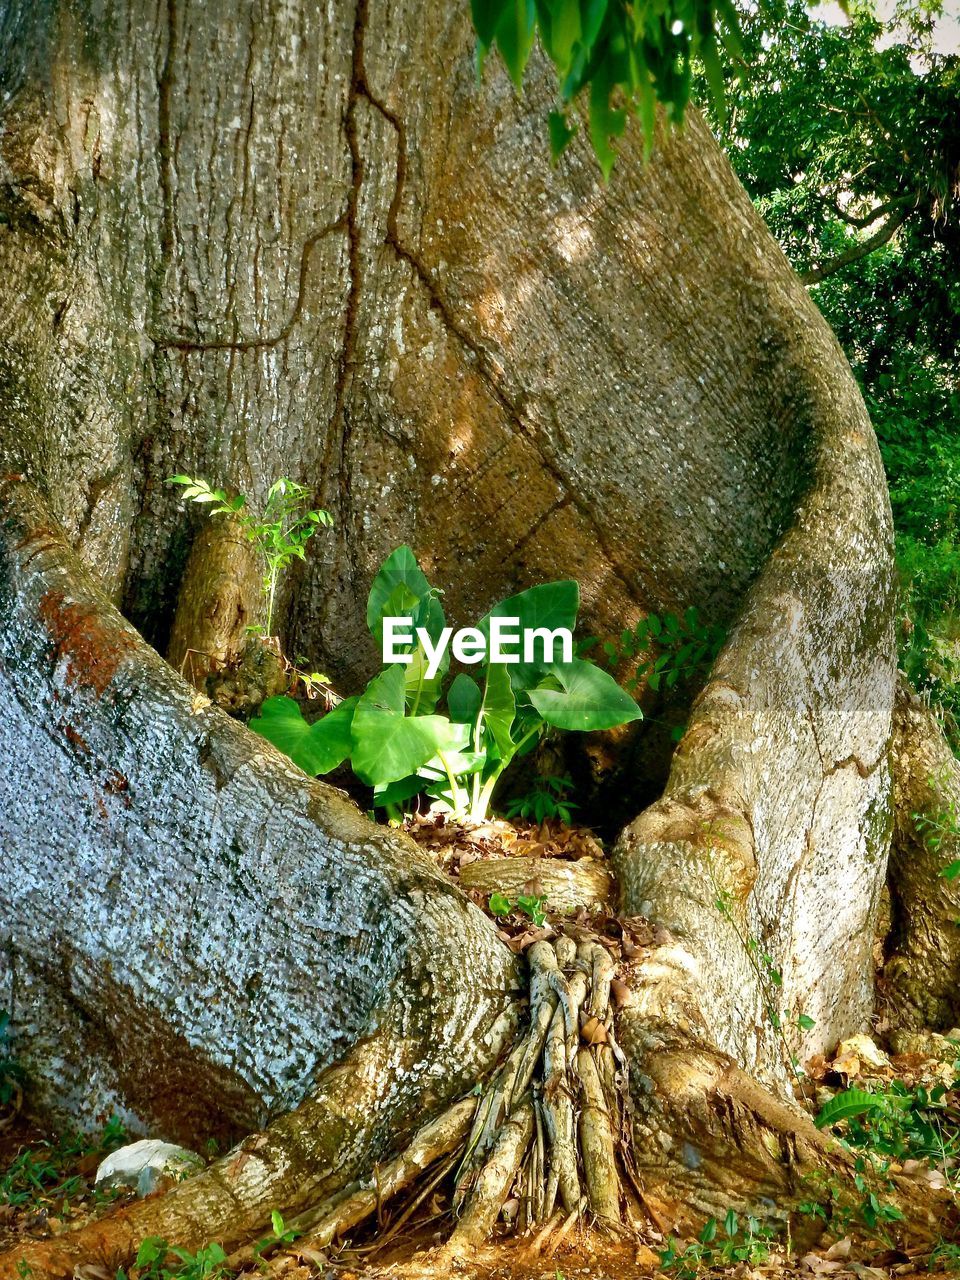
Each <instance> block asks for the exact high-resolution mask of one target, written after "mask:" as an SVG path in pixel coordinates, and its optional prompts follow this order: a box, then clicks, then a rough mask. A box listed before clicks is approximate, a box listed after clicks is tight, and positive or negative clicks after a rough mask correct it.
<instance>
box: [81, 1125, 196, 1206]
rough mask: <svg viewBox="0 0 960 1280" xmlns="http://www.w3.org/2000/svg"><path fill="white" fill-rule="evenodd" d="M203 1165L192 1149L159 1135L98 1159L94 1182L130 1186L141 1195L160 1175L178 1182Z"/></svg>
mask: <svg viewBox="0 0 960 1280" xmlns="http://www.w3.org/2000/svg"><path fill="white" fill-rule="evenodd" d="M202 1168H203V1159H202V1158H201V1157H200V1156H198V1155H197V1154H196V1153H195V1152H193V1151H187V1150H186V1148H184V1147H177V1146H174V1145H173V1143H171V1142H161V1141H160V1140H159V1139H158V1138H142V1139H141V1140H140V1141H139V1142H131V1143H129V1144H128V1145H127V1146H125V1147H120V1148H119V1149H118V1150H117V1151H112V1152H111V1153H110V1155H108V1156H107V1157H106V1159H104V1160H101V1162H100V1167H99V1168H98V1169H97V1176H96V1178H95V1179H94V1185H95V1186H98V1187H132V1188H133V1189H134V1190H135V1191H136V1193H137V1195H138V1196H140V1197H141V1198H142V1197H143V1196H148V1195H150V1193H151V1192H152V1191H155V1190H156V1188H157V1185H158V1183H159V1181H160V1179H161V1178H162V1177H167V1178H172V1179H174V1181H179V1180H180V1179H181V1178H186V1177H189V1176H190V1174H191V1173H196V1172H197V1171H198V1170H200V1169H202Z"/></svg>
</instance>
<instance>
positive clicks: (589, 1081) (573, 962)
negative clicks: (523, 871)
mask: <svg viewBox="0 0 960 1280" xmlns="http://www.w3.org/2000/svg"><path fill="white" fill-rule="evenodd" d="M527 959H528V978H529V991H530V1020H529V1025H528V1028H527V1031H526V1034H525V1035H524V1036H523V1037H522V1038H521V1039H520V1040H519V1041H518V1042H517V1043H516V1044H515V1045H514V1046H513V1048H512V1050H511V1051H510V1053H509V1054H508V1055H507V1057H506V1058H505V1059H504V1061H503V1062H502V1064H501V1066H500V1068H499V1069H498V1070H497V1071H496V1072H495V1074H494V1075H493V1077H492V1078H491V1080H490V1081H489V1082H488V1084H487V1086H486V1088H485V1090H484V1091H483V1093H482V1095H481V1096H480V1097H479V1099H478V1098H476V1097H475V1096H471V1097H469V1098H465V1099H462V1100H461V1101H460V1102H457V1103H455V1104H454V1106H453V1107H451V1108H450V1109H449V1110H448V1111H446V1112H445V1113H444V1114H443V1115H442V1116H440V1118H439V1119H437V1120H435V1121H433V1122H431V1123H430V1124H428V1125H426V1126H425V1127H424V1128H423V1129H421V1130H420V1131H419V1133H417V1135H416V1136H415V1138H414V1139H413V1141H412V1142H411V1144H410V1145H409V1147H407V1149H406V1150H405V1151H404V1152H403V1153H402V1155H400V1156H398V1157H396V1159H394V1160H392V1161H390V1162H389V1163H388V1164H386V1165H383V1166H381V1167H380V1168H379V1170H378V1171H377V1174H376V1177H375V1180H374V1181H373V1182H372V1183H371V1182H370V1180H369V1179H368V1180H367V1182H366V1183H365V1184H364V1185H363V1186H354V1187H353V1188H348V1189H347V1190H346V1192H340V1193H338V1194H337V1195H336V1196H335V1197H334V1198H333V1199H331V1200H329V1201H326V1202H324V1203H322V1204H318V1205H316V1206H314V1207H312V1208H311V1209H309V1210H307V1211H306V1212H303V1213H301V1214H300V1215H299V1216H298V1217H296V1218H294V1219H292V1220H290V1221H288V1222H287V1224H286V1225H287V1227H288V1228H290V1229H292V1230H294V1231H296V1232H297V1233H298V1235H300V1239H299V1240H298V1241H297V1243H296V1245H295V1246H294V1252H301V1251H302V1253H303V1255H304V1256H308V1257H309V1256H311V1254H313V1253H317V1252H320V1251H322V1250H324V1249H326V1248H328V1247H329V1246H330V1245H331V1244H333V1243H334V1242H336V1241H337V1240H342V1239H344V1238H345V1237H346V1235H347V1233H348V1232H349V1231H350V1230H351V1229H352V1228H353V1227H355V1226H357V1225H358V1224H359V1223H360V1222H362V1221H363V1220H365V1219H369V1218H371V1217H373V1215H374V1214H377V1215H378V1217H379V1214H380V1213H381V1211H382V1209H383V1207H384V1206H385V1205H386V1203H387V1201H389V1200H390V1199H391V1198H392V1197H394V1196H395V1195H396V1194H397V1193H398V1192H400V1191H401V1190H403V1189H404V1188H406V1187H408V1186H410V1185H411V1184H412V1183H413V1182H415V1181H416V1180H417V1179H419V1178H420V1177H421V1175H422V1174H423V1173H424V1171H425V1170H427V1169H429V1168H432V1167H434V1166H436V1165H437V1164H438V1163H439V1169H438V1170H436V1171H435V1172H434V1173H433V1175H432V1176H431V1177H430V1178H429V1179H428V1180H427V1181H426V1184H425V1185H424V1186H422V1187H421V1188H420V1190H419V1191H418V1193H417V1195H416V1196H415V1197H414V1198H413V1200H412V1201H411V1203H409V1204H408V1205H407V1206H406V1208H405V1209H404V1210H403V1211H402V1213H401V1214H400V1215H399V1217H398V1218H396V1219H395V1220H394V1222H393V1223H392V1224H391V1225H390V1226H389V1228H388V1230H387V1231H386V1233H385V1234H381V1235H380V1237H379V1238H378V1242H377V1248H378V1249H379V1248H382V1246H383V1244H384V1243H385V1242H386V1240H387V1239H389V1238H390V1237H391V1236H392V1235H395V1234H396V1232H397V1231H398V1230H399V1229H400V1227H401V1225H402V1224H403V1223H404V1222H406V1221H407V1220H408V1219H409V1218H410V1216H411V1214H412V1213H413V1212H414V1210H415V1209H416V1207H417V1205H419V1204H420V1203H422V1201H423V1199H424V1198H425V1197H426V1196H427V1195H428V1194H429V1193H430V1192H431V1191H432V1190H433V1189H434V1188H435V1187H436V1186H437V1185H438V1184H439V1182H440V1181H441V1180H442V1179H443V1177H444V1176H445V1175H446V1174H447V1173H448V1172H450V1171H451V1170H452V1169H453V1166H454V1164H455V1163H458V1168H457V1172H456V1176H455V1178H454V1192H453V1212H454V1215H455V1218H456V1225H455V1227H454V1230H453V1233H452V1235H451V1238H450V1241H449V1243H448V1245H447V1246H446V1249H445V1250H444V1256H447V1257H452V1256H454V1255H459V1254H463V1253H465V1252H470V1251H472V1250H474V1249H476V1248H478V1247H479V1246H480V1245H482V1244H484V1243H485V1242H486V1241H487V1240H488V1239H489V1238H490V1237H491V1236H492V1235H493V1234H494V1231H495V1228H496V1226H497V1221H498V1219H499V1218H500V1216H501V1214H502V1215H503V1218H504V1220H505V1221H506V1223H507V1224H508V1225H510V1226H512V1227H514V1228H515V1229H517V1230H519V1231H521V1232H525V1233H535V1234H534V1239H533V1243H532V1245H531V1248H532V1249H533V1251H534V1252H535V1253H539V1252H541V1251H542V1250H543V1249H544V1247H545V1246H546V1244H547V1241H548V1240H549V1241H550V1251H551V1252H552V1250H553V1248H555V1247H558V1246H559V1244H560V1243H562V1241H563V1239H564V1238H565V1237H566V1235H567V1234H568V1233H569V1232H570V1231H571V1230H572V1229H573V1227H574V1225H575V1224H576V1223H577V1222H578V1221H580V1220H581V1219H582V1218H583V1215H584V1214H585V1213H586V1212H587V1211H588V1210H589V1211H590V1212H591V1213H592V1214H593V1215H594V1216H595V1218H596V1220H597V1221H598V1223H600V1224H602V1225H603V1226H604V1227H607V1228H609V1229H610V1230H612V1231H613V1232H614V1233H616V1234H621V1233H624V1232H625V1231H626V1230H627V1228H625V1227H624V1225H623V1216H622V1211H621V1205H622V1203H623V1201H624V1199H625V1194H624V1188H625V1187H629V1185H630V1184H629V1182H623V1183H622V1182H621V1170H620V1164H621V1163H622V1161H620V1160H618V1152H620V1150H621V1143H623V1142H624V1141H625V1135H627V1134H629V1129H630V1125H629V1119H628V1116H627V1113H626V1109H625V1103H624V1097H625V1077H624V1073H622V1072H618V1069H617V1061H616V1056H615V1055H617V1054H619V1056H620V1058H621V1059H622V1057H623V1055H622V1054H620V1051H619V1049H617V1048H616V1047H615V1041H614V1040H613V1034H612V1026H613V1011H612V1008H611V1004H610V988H611V982H612V980H613V977H614V975H615V965H614V963H613V960H612V959H611V957H610V955H609V953H608V952H607V951H606V949H605V948H604V947H603V946H601V945H600V944H599V943H595V942H590V941H587V942H581V943H580V945H579V946H577V944H576V943H575V942H574V941H573V940H572V939H571V938H569V937H566V936H561V937H559V938H557V939H556V941H555V942H554V943H553V944H551V943H549V942H537V943H535V944H534V945H533V946H532V947H531V948H530V949H529V951H528V952H527ZM624 1066H625V1060H624ZM626 1141H627V1142H628V1139H626ZM253 1257H254V1255H253V1252H252V1250H250V1249H245V1250H243V1251H240V1252H239V1253H237V1254H236V1255H234V1258H233V1259H232V1261H235V1262H240V1261H249V1260H252V1259H253ZM278 1265H279V1263H278Z"/></svg>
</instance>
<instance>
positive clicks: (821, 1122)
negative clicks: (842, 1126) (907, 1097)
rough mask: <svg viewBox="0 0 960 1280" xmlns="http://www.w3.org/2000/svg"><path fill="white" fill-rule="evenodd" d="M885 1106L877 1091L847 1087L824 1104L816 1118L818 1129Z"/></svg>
mask: <svg viewBox="0 0 960 1280" xmlns="http://www.w3.org/2000/svg"><path fill="white" fill-rule="evenodd" d="M882 1106H883V1098H882V1097H880V1096H879V1095H878V1094H875V1093H867V1091H866V1089H845V1090H844V1091H843V1093H838V1094H837V1095H836V1097H835V1098H831V1099H830V1101H829V1102H828V1103H827V1104H826V1106H824V1107H823V1108H822V1109H821V1111H820V1114H819V1115H818V1116H817V1118H816V1120H814V1124H815V1125H816V1126H817V1128H818V1129H825V1128H826V1127H827V1125H833V1124H838V1123H839V1122H840V1121H841V1120H850V1119H852V1118H853V1117H854V1116H862V1115H865V1114H866V1113H867V1112H868V1111H876V1110H877V1109H878V1108H880V1107H882Z"/></svg>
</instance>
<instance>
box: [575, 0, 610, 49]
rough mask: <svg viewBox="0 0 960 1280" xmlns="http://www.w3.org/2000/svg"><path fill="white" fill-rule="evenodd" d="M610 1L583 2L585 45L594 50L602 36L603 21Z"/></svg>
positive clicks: (591, 0)
mask: <svg viewBox="0 0 960 1280" xmlns="http://www.w3.org/2000/svg"><path fill="white" fill-rule="evenodd" d="M607 3H608V0H581V9H580V11H581V15H582V26H583V43H584V44H585V45H586V47H587V49H592V48H593V44H594V41H595V40H596V38H597V36H598V35H599V34H600V28H601V27H602V26H603V20H604V18H605V17H606V16H607Z"/></svg>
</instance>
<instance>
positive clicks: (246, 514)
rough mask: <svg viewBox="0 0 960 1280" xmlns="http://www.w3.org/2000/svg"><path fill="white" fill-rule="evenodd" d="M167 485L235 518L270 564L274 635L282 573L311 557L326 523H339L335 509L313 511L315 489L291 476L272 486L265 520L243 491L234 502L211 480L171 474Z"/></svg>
mask: <svg viewBox="0 0 960 1280" xmlns="http://www.w3.org/2000/svg"><path fill="white" fill-rule="evenodd" d="M167 483H168V484H179V485H182V486H183V496H184V498H186V499H187V500H189V501H191V502H199V503H203V504H206V505H209V507H210V514H211V515H214V516H220V515H223V516H233V517H234V518H235V519H236V520H237V521H238V522H239V524H240V528H241V529H242V530H243V533H244V536H245V537H246V538H247V539H248V540H249V541H250V542H252V543H253V544H254V546H255V547H256V548H257V551H258V552H259V554H260V556H261V558H262V560H263V562H264V564H265V565H266V572H265V573H264V576H263V588H264V593H265V595H266V600H267V623H266V632H267V635H268V636H269V635H272V634H273V609H274V604H275V601H276V595H277V586H278V584H279V582H280V578H281V576H282V574H283V573H284V571H285V570H286V569H287V568H288V567H289V565H290V564H291V563H292V561H293V560H294V559H298V560H305V559H306V551H305V548H306V545H307V543H308V542H309V541H310V539H311V538H312V537H313V535H314V534H315V533H316V532H317V530H318V529H319V528H320V527H321V525H328V526H329V525H332V524H333V516H332V515H331V514H330V512H329V511H324V510H312V509H310V508H309V507H308V503H309V501H310V490H309V489H307V488H306V487H305V486H304V485H302V484H297V483H296V482H295V481H293V480H290V479H289V478H288V477H287V476H281V477H280V479H279V480H275V481H274V482H273V484H272V485H271V486H270V488H269V490H268V491H267V500H266V502H265V503H264V507H263V513H262V514H261V515H259V516H257V515H254V514H253V513H252V512H250V511H248V510H247V500H246V498H245V497H244V496H243V494H242V493H241V494H237V496H236V497H234V498H228V497H227V494H226V491H225V490H224V489H213V488H211V486H210V485H209V484H208V483H207V481H206V480H201V479H199V478H194V477H192V476H170V478H169V480H168V481H167Z"/></svg>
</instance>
